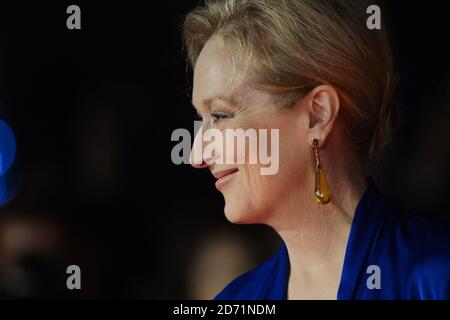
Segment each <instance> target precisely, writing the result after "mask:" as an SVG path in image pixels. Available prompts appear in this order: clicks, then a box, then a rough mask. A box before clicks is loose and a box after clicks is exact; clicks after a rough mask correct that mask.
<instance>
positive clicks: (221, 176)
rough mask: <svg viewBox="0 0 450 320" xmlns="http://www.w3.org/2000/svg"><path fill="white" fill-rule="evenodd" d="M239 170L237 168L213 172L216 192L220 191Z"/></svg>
mask: <svg viewBox="0 0 450 320" xmlns="http://www.w3.org/2000/svg"><path fill="white" fill-rule="evenodd" d="M238 171H239V170H238V169H237V168H233V169H228V170H224V171H219V172H214V173H213V176H214V177H215V178H216V179H217V181H216V188H217V190H221V189H222V188H223V187H224V186H225V185H226V184H227V183H228V182H229V181H230V180H231V179H233V177H234V176H235V175H236V173H237V172H238Z"/></svg>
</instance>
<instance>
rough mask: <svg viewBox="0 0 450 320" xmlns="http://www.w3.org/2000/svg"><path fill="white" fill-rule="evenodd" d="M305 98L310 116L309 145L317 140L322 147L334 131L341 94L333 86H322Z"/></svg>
mask: <svg viewBox="0 0 450 320" xmlns="http://www.w3.org/2000/svg"><path fill="white" fill-rule="evenodd" d="M305 98H306V101H305V103H306V107H307V110H308V114H309V130H310V133H309V134H308V139H309V143H310V144H311V141H312V140H313V139H317V140H319V146H321V145H323V144H324V143H325V141H326V140H327V138H328V136H329V134H330V132H331V131H332V130H333V127H334V125H335V122H336V119H337V116H338V114H339V108H340V99H339V94H338V93H337V91H336V89H334V88H333V87H332V86H329V85H321V86H318V87H316V88H314V89H313V90H312V91H311V92H310V93H309V94H308V95H307V96H306V97H305Z"/></svg>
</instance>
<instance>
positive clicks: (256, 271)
mask: <svg viewBox="0 0 450 320" xmlns="http://www.w3.org/2000/svg"><path fill="white" fill-rule="evenodd" d="M286 254H287V253H286V247H285V245H284V243H282V244H281V245H280V247H279V249H278V250H277V251H276V252H275V254H274V255H273V256H271V257H270V258H269V259H267V260H265V261H264V262H262V263H261V264H259V265H257V266H256V267H254V268H253V269H251V270H250V271H247V272H245V273H244V274H242V275H240V276H238V277H237V278H236V279H234V280H233V281H231V282H230V283H229V284H228V285H227V286H226V287H225V288H224V289H223V290H222V291H221V292H220V293H219V294H217V295H216V297H215V298H214V300H259V299H262V298H263V297H264V295H265V294H266V293H267V291H268V290H269V286H270V285H271V283H272V281H273V280H274V278H275V277H276V276H277V274H278V275H279V274H280V272H282V271H283V270H282V267H283V266H282V265H283V260H284V259H285V258H286V257H285V256H286Z"/></svg>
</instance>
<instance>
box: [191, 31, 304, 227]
mask: <svg viewBox="0 0 450 320" xmlns="http://www.w3.org/2000/svg"><path fill="white" fill-rule="evenodd" d="M230 79H232V68H231V63H230V60H229V57H227V55H226V53H225V50H224V42H223V40H222V38H220V37H217V36H216V37H213V38H211V39H210V40H209V41H208V43H207V44H206V45H205V47H204V49H203V50H202V52H201V54H200V56H199V59H198V61H197V63H196V66H195V70H194V86H193V95H192V97H193V101H192V102H193V104H194V106H195V108H196V109H197V112H198V113H199V114H200V115H201V117H202V120H203V126H202V130H203V131H199V132H198V133H197V136H196V138H195V142H194V148H193V151H194V152H195V148H202V150H203V151H204V150H205V147H206V146H207V145H208V144H209V142H203V147H199V145H200V144H199V143H201V141H202V138H203V139H204V136H202V134H204V133H205V131H206V130H208V129H217V130H219V131H220V132H221V133H223V137H224V139H223V141H220V139H216V140H215V141H214V142H213V143H212V144H210V146H211V147H212V149H213V152H211V153H210V155H212V157H209V156H203V161H204V162H205V163H204V164H201V165H200V164H194V166H195V167H197V168H208V169H209V170H210V171H211V172H212V174H213V175H214V176H215V178H216V179H217V178H220V177H222V176H224V177H222V178H220V179H218V180H217V182H216V187H217V189H218V190H219V191H220V192H221V193H222V194H223V196H224V198H225V215H226V217H227V219H228V220H229V221H230V222H233V223H239V224H244V223H245V224H255V223H269V222H270V220H271V219H273V218H274V217H272V216H271V213H273V212H275V211H276V210H277V209H279V208H280V207H281V206H282V205H283V204H285V203H286V202H287V201H292V200H293V198H295V199H296V200H294V201H298V199H301V197H302V196H301V195H295V196H294V197H293V195H292V190H303V189H305V186H309V185H310V181H307V179H311V173H312V168H313V163H312V149H311V147H310V146H309V144H308V136H307V135H308V131H307V129H308V127H309V117H308V115H307V112H306V111H305V110H303V108H301V106H299V107H295V108H290V109H279V108H276V107H275V105H274V104H273V101H272V96H271V95H270V94H268V93H265V92H263V91H260V90H257V89H255V88H253V87H251V86H250V85H249V84H245V83H242V84H241V85H238V86H237V87H235V90H233V91H232V93H231V95H230V94H228V93H229V91H228V88H229V83H230ZM223 97H228V99H227V100H228V101H224V100H222V99H220V98H223ZM215 98H217V99H215ZM300 104H301V103H300ZM227 129H243V130H248V129H254V130H255V131H253V132H256V133H257V137H258V143H256V145H255V144H253V147H255V146H256V149H253V150H257V153H256V155H258V154H259V152H261V150H262V149H263V148H264V147H266V148H267V155H269V156H272V161H273V162H275V161H278V163H277V164H275V163H272V166H273V167H274V168H277V169H278V170H277V171H278V172H277V173H275V174H273V175H262V174H261V172H262V171H261V168H264V167H268V165H263V164H261V162H260V161H258V162H257V163H254V162H252V161H250V160H251V159H250V154H249V152H250V151H251V150H252V146H251V145H250V144H249V143H248V142H249V140H246V142H247V143H246V147H245V163H240V164H236V162H237V154H238V147H237V146H235V147H234V151H233V153H234V155H231V153H230V152H226V150H227V148H226V144H227V142H230V141H231V139H227V138H226V137H227V136H226V130H227ZM260 129H266V130H267V137H268V139H267V143H265V144H263V145H258V144H259V143H260V142H261V136H260V135H259V133H260V132H261V131H260ZM274 130H279V139H278V137H277V136H276V135H272V133H273V132H275V131H274ZM233 132H236V131H233ZM270 137H272V138H273V139H271V138H270ZM276 146H277V147H278V149H279V153H278V154H276V148H274V147H276ZM228 150H230V149H228ZM263 154H264V153H263ZM192 156H193V155H191V162H192ZM221 157H222V159H223V160H224V161H223V163H217V162H218V161H217V159H219V158H221ZM214 160H216V161H214ZM258 160H260V158H259V157H258ZM307 173H309V174H307Z"/></svg>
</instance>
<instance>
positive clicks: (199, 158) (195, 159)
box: [189, 130, 208, 169]
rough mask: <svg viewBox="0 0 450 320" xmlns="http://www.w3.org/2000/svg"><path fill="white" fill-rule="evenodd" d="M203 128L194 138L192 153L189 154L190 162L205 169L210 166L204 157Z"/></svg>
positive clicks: (198, 167) (195, 166) (197, 167)
mask: <svg viewBox="0 0 450 320" xmlns="http://www.w3.org/2000/svg"><path fill="white" fill-rule="evenodd" d="M202 140H203V137H202V130H199V132H197V134H196V135H195V138H194V143H193V145H192V150H191V154H190V156H189V162H190V163H191V165H192V166H193V167H194V168H196V169H203V168H206V167H208V164H207V163H206V161H205V159H204V158H203V145H202Z"/></svg>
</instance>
